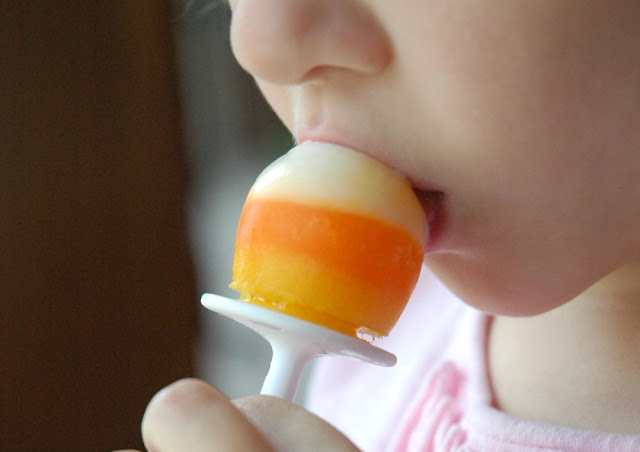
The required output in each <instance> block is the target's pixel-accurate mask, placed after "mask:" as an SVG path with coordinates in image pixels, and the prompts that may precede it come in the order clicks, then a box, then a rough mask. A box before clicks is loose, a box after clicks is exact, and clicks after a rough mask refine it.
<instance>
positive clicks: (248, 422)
mask: <svg viewBox="0 0 640 452" xmlns="http://www.w3.org/2000/svg"><path fill="white" fill-rule="evenodd" d="M142 436H143V438H144V443H145V445H146V447H147V449H148V450H149V451H153V452H174V451H175V452H182V451H185V450H188V451H192V452H198V451H211V450H216V451H255V452H261V451H299V450H314V451H323V450H326V451H338V452H339V451H345V452H346V451H349V452H354V451H357V450H358V449H357V448H356V447H355V446H354V445H353V444H352V443H351V442H350V441H349V440H348V439H347V438H345V437H344V436H343V435H342V434H341V433H340V432H338V431H337V430H336V429H335V428H333V427H332V426H330V425H329V424H327V423H326V422H324V421H322V420H321V419H320V418H318V417H317V416H315V415H313V414H311V413H309V412H308V411H306V410H304V409H303V408H301V407H299V406H297V405H293V404H291V403H289V402H286V401H284V400H280V399H277V398H274V397H268V396H255V397H247V398H244V399H238V400H235V401H229V400H228V399H227V398H226V397H224V396H223V395H221V394H220V393H219V392H218V391H216V390H215V389H214V388H212V387H211V386H209V385H208V384H206V383H204V382H202V381H199V380H194V379H186V380H181V381H178V382H176V383H173V384H171V385H169V386H168V387H166V388H165V389H163V390H162V391H160V392H159V393H158V394H156V396H155V397H154V398H153V399H152V400H151V402H150V403H149V406H148V407H147V411H146V413H145V415H144V418H143V420H142Z"/></svg>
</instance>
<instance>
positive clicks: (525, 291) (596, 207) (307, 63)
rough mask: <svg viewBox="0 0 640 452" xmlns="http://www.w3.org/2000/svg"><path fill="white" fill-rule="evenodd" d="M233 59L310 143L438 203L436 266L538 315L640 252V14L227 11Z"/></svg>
mask: <svg viewBox="0 0 640 452" xmlns="http://www.w3.org/2000/svg"><path fill="white" fill-rule="evenodd" d="M231 3H232V8H233V23H232V34H231V36H232V45H233V47H234V51H235V53H236V57H237V58H238V60H239V62H240V63H241V64H242V65H243V66H244V67H245V68H246V69H247V70H248V71H249V72H250V73H252V74H253V76H254V77H255V78H256V80H257V81H258V84H259V86H260V88H261V89H262V91H263V92H264V94H265V96H266V98H267V100H268V101H269V102H270V104H271V105H272V106H273V108H274V109H275V111H276V112H277V114H278V115H279V116H280V117H281V118H282V120H283V121H284V123H285V124H286V125H287V127H288V128H289V129H290V130H291V131H292V133H293V134H294V136H295V137H296V138H297V139H298V140H299V141H304V140H308V139H312V140H324V141H330V142H336V143H339V144H343V145H346V146H350V147H353V148H355V149H357V150H360V151H362V152H365V153H367V154H370V155H372V156H374V157H375V158H378V159H379V160H381V161H383V162H386V163H387V164H389V165H391V166H393V167H395V168H396V169H398V170H399V171H401V172H403V173H405V174H406V175H407V177H408V178H409V179H410V180H411V181H412V182H413V183H414V185H415V186H416V187H417V188H418V189H421V190H431V191H439V192H442V193H443V198H442V199H443V201H442V204H441V207H440V209H439V210H438V212H437V215H436V219H435V221H434V223H433V224H432V229H433V234H432V237H431V240H430V245H429V247H428V250H427V251H428V252H427V254H426V257H425V262H426V264H427V265H428V266H429V267H430V268H431V269H432V270H433V271H435V272H436V274H437V275H438V276H440V277H441V278H442V280H443V281H444V282H445V283H447V284H448V285H449V286H450V287H451V289H452V290H454V292H456V293H457V294H458V295H459V296H461V297H462V298H463V299H465V300H466V301H467V302H469V303H471V304H474V305H477V306H480V307H482V308H483V309H487V310H493V311H496V312H504V313H516V314H527V313H534V312H540V311H543V310H546V309H549V308H552V307H554V306H557V305H558V304H560V303H563V302H565V301H568V300H569V299H571V298H572V297H574V296H575V295H577V294H578V293H579V292H581V291H583V290H584V289H586V288H587V287H588V286H589V285H591V284H592V283H593V282H595V281H596V280H598V279H600V278H601V277H603V276H604V275H606V274H607V273H609V272H610V271H612V270H614V269H615V268H617V267H618V266H620V265H621V264H623V263H624V262H625V261H627V260H629V259H634V258H637V257H638V254H639V253H640V233H638V230H639V229H638V228H640V3H638V1H637V0H537V1H526V2H525V1H514V0H397V1H388V0H235V1H234V0H232V2H231Z"/></svg>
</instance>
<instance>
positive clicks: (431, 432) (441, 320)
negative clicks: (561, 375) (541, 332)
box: [307, 272, 640, 452]
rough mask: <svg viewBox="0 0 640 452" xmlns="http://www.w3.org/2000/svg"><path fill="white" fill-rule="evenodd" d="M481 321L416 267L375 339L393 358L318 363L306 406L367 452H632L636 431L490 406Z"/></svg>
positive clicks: (638, 446)
mask: <svg viewBox="0 0 640 452" xmlns="http://www.w3.org/2000/svg"><path fill="white" fill-rule="evenodd" d="M489 324H490V318H489V317H488V316H486V315H483V314H481V313H480V312H478V311H476V310H474V309H472V308H470V307H468V306H467V305H465V304H463V303H462V302H460V301H459V300H458V299H457V298H455V297H454V296H453V295H452V294H451V293H450V292H449V291H448V290H447V289H446V288H445V287H444V286H443V285H442V284H440V283H439V282H438V281H437V280H436V279H435V278H434V277H433V276H431V275H430V274H429V273H428V272H423V274H422V275H421V277H420V281H419V282H418V286H417V288H416V291H415V292H414V295H413V297H412V299H411V301H410V303H409V305H408V306H407V309H406V310H405V312H404V314H403V316H402V318H401V319H400V321H399V322H398V324H397V326H396V327H395V329H394V330H393V331H392V332H391V335H390V336H389V337H388V338H385V339H381V340H378V341H376V343H375V345H377V346H379V347H381V348H384V349H386V350H389V351H391V352H393V353H395V354H396V355H397V357H398V364H396V366H395V367H392V368H381V367H376V366H372V365H369V364H362V363H359V362H356V361H351V360H348V359H346V358H324V359H321V360H318V364H317V367H316V369H315V371H314V376H313V378H312V381H311V388H312V390H311V391H310V393H309V398H308V404H307V405H308V407H309V408H310V409H311V411H313V412H315V413H316V414H318V415H320V416H321V417H323V418H324V419H326V420H328V421H329V422H331V423H332V424H333V425H335V426H336V427H338V428H339V429H340V430H341V431H343V432H344V433H345V434H346V435H347V436H348V437H349V438H351V440H352V441H354V443H355V444H356V445H357V446H359V447H360V448H361V449H363V450H365V451H368V452H374V451H421V452H445V451H446V452H453V451H457V452H463V451H464V452H481V451H489V452H506V451H509V452H512V451H514V452H515V451H517V452H539V451H545V452H550V451H572V452H578V451H580V452H596V451H615V452H628V451H636V452H640V435H615V434H608V433H601V432H592V431H583V430H575V429H570V428H564V427H556V426H552V425H545V424H540V423H534V422H528V421H524V420H521V419H518V418H515V417H513V416H509V415H507V414H505V413H502V412H500V411H498V410H496V409H495V408H493V407H492V406H491V397H492V396H491V390H490V385H489V381H488V376H487V375H488V374H487V364H486V340H487V332H488V329H489Z"/></svg>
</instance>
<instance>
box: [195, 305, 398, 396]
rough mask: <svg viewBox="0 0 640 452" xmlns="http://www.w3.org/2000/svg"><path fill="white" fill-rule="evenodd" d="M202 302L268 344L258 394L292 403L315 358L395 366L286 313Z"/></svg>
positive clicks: (358, 343) (381, 354) (377, 352)
mask: <svg viewBox="0 0 640 452" xmlns="http://www.w3.org/2000/svg"><path fill="white" fill-rule="evenodd" d="M201 302H202V305H203V306H204V307H205V308H207V309H210V310H212V311H215V312H217V313H218V314H221V315H223V316H225V317H229V318H231V319H233V320H235V321H237V322H239V323H242V324H243V325H245V326H247V327H249V328H251V329H252V330H254V331H255V332H257V333H258V334H260V335H261V336H262V337H264V338H265V339H266V340H267V341H268V342H269V344H271V349H272V351H273V356H272V358H271V366H270V367H269V372H268V373H267V377H266V378H265V380H264V384H263V386H262V390H261V392H260V393H261V394H268V395H273V396H276V397H280V398H283V399H286V400H289V401H293V400H294V399H295V396H296V392H297V389H298V385H299V383H300V377H301V375H302V370H303V369H304V366H305V365H306V364H307V363H308V362H309V361H310V360H312V359H313V358H315V357H317V356H324V355H337V356H348V357H351V358H355V359H359V360H362V361H364V362H367V363H371V364H376V365H379V366H384V367H391V366H394V365H395V363H396V356H395V355H394V354H393V353H389V352H388V351H386V350H382V349H380V348H378V347H375V346H373V345H371V344H369V343H368V342H365V341H362V340H359V339H356V338H353V337H350V336H347V335H344V334H341V333H337V332H335V331H333V330H330V329H328V328H325V327H322V326H318V325H315V324H313V323H311V322H307V321H305V320H301V319H298V318H296V317H292V316H289V315H287V314H283V313H280V312H277V311H273V310H271V309H266V308H263V307H261V306H257V305H254V304H250V303H245V302H242V301H238V300H234V299H231V298H227V297H223V296H221V295H215V294H204V295H203V296H202V300H201Z"/></svg>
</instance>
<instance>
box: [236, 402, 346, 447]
mask: <svg viewBox="0 0 640 452" xmlns="http://www.w3.org/2000/svg"><path fill="white" fill-rule="evenodd" d="M233 403H234V405H235V406H236V407H237V408H238V409H239V410H240V411H241V412H242V413H243V414H244V415H245V416H246V417H247V418H248V419H249V420H250V421H251V422H252V423H253V424H254V425H255V426H256V428H257V429H258V430H259V431H260V432H261V433H262V434H263V435H264V436H265V437H266V438H267V439H268V440H269V442H270V443H271V444H272V446H273V447H274V449H276V450H277V451H278V452H299V451H303V450H313V451H314V452H321V451H327V452H329V451H330V452H355V451H357V450H358V449H357V448H356V447H355V446H354V445H353V443H352V442H351V441H349V440H348V439H347V438H346V437H345V436H344V435H343V434H342V433H340V432H339V431H338V430H337V429H336V428H335V427H333V426H331V425H329V424H328V423H326V422H325V421H323V420H322V419H320V418H319V417H317V416H315V415H314V414H311V413H310V412H308V411H306V410H305V409H303V408H302V407H300V406H298V405H294V404H291V403H289V402H287V401H285V400H282V399H278V398H276V397H271V396H251V397H245V398H242V399H236V400H234V401H233Z"/></svg>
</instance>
